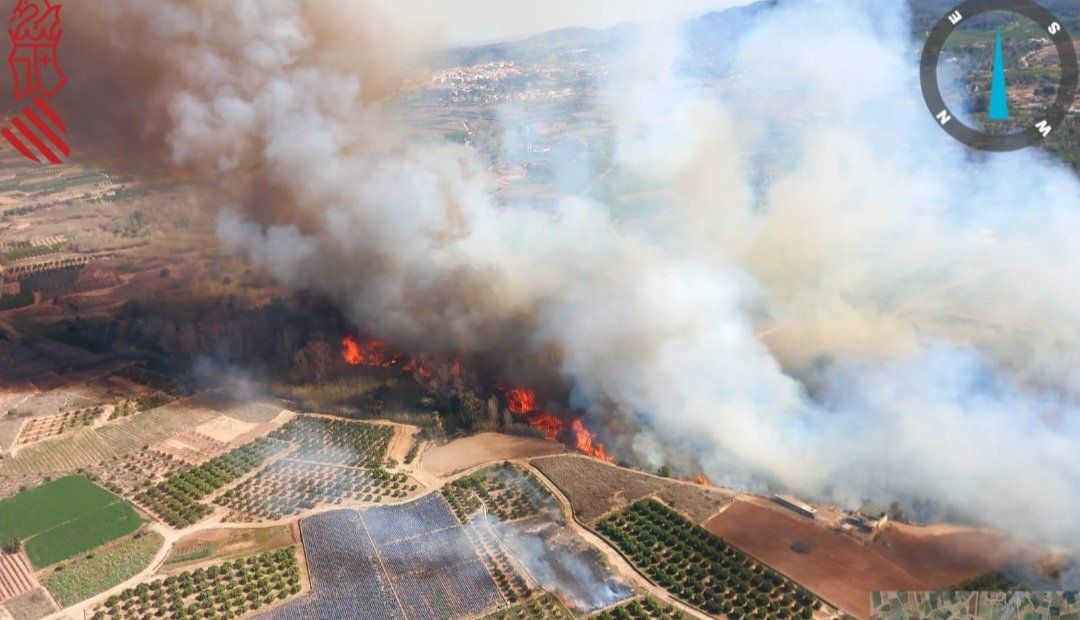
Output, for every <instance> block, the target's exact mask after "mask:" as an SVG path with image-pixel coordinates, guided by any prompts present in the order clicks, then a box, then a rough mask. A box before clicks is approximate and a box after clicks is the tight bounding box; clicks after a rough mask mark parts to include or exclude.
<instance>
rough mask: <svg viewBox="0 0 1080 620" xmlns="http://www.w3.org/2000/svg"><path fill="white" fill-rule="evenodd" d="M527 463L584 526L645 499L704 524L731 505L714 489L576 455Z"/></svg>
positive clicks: (725, 497) (726, 497)
mask: <svg viewBox="0 0 1080 620" xmlns="http://www.w3.org/2000/svg"><path fill="white" fill-rule="evenodd" d="M530 463H531V464H532V465H533V466H534V467H536V468H537V469H538V470H540V472H541V473H542V474H544V476H546V477H547V478H548V479H549V480H551V481H552V482H553V483H554V484H555V486H557V487H559V490H560V491H562V492H563V494H564V495H566V497H567V498H568V499H569V500H570V504H571V505H572V506H573V507H574V514H576V515H577V517H578V518H579V519H581V520H582V521H584V522H585V523H591V522H593V521H595V520H596V519H598V518H599V517H601V516H603V515H605V514H607V513H609V512H611V511H613V510H619V509H621V508H625V507H626V506H628V505H630V504H632V503H634V502H636V501H638V500H640V499H643V498H646V497H657V498H659V499H661V500H663V501H664V503H666V504H668V505H669V506H673V507H675V508H676V509H677V510H679V511H680V512H682V513H683V514H685V515H687V516H688V517H689V518H690V519H691V520H692V521H693V522H694V523H704V522H705V521H706V520H707V519H708V518H709V517H711V516H713V515H714V514H716V513H717V512H718V511H719V510H720V509H721V508H723V507H724V506H727V505H728V504H729V503H731V501H732V499H733V498H732V495H731V494H730V493H727V492H725V491H722V490H720V489H717V488H713V487H707V486H702V485H698V484H693V483H690V482H683V481H679V480H671V479H668V478H662V477H660V476H653V475H649V474H644V473H641V472H638V471H633V470H630V469H624V468H622V467H617V466H615V465H611V464H609V463H604V462H601V461H597V460H596V459H590V458H585V457H581V456H577V455H565V456H553V457H550V458H539V459H533V460H532V461H530Z"/></svg>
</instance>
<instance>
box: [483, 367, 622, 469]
mask: <svg viewBox="0 0 1080 620" xmlns="http://www.w3.org/2000/svg"><path fill="white" fill-rule="evenodd" d="M499 389H500V390H504V391H505V393H506V408H507V409H509V410H510V413H513V414H514V415H517V416H519V417H522V418H524V419H525V422H526V423H528V424H529V426H531V427H533V428H535V429H537V430H539V431H540V433H541V434H542V435H543V436H544V439H547V440H548V441H560V440H566V441H567V442H568V443H569V444H570V445H571V446H573V447H574V448H576V449H577V451H578V452H581V453H582V454H587V455H589V456H591V457H593V458H596V459H600V460H602V461H607V462H609V463H610V462H612V461H614V460H615V458H614V457H612V456H611V455H610V454H608V453H607V450H606V449H604V444H602V443H599V442H597V441H596V440H595V435H593V434H592V432H591V431H589V429H587V428H585V424H584V423H582V421H581V420H580V419H577V420H574V421H573V422H571V423H570V425H569V429H570V430H569V433H567V423H566V421H565V420H563V419H562V418H560V417H559V416H557V415H555V414H553V413H549V412H546V411H540V410H539V409H537V406H536V392H534V391H532V390H529V389H526V388H509V389H506V388H503V387H502V386H499Z"/></svg>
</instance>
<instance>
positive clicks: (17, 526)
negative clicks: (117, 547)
mask: <svg viewBox="0 0 1080 620" xmlns="http://www.w3.org/2000/svg"><path fill="white" fill-rule="evenodd" d="M141 523H142V519H141V518H140V517H139V515H138V514H137V513H136V512H135V508H134V507H133V506H132V505H131V504H130V503H128V502H127V501H125V500H123V499H122V498H120V497H119V496H116V495H113V494H112V493H110V492H109V491H106V490H105V489H103V488H101V487H99V486H97V485H96V484H94V483H93V482H90V480H88V479H87V478H86V477H84V476H67V477H65V478H60V479H57V480H53V481H52V482H47V483H45V484H42V485H40V486H37V487H35V488H33V489H29V490H26V491H23V492H21V493H18V494H16V495H13V496H11V497H9V498H7V499H5V500H3V501H0V527H2V528H3V529H2V530H0V538H8V537H11V536H15V537H18V538H20V539H22V540H23V541H24V543H25V547H26V554H27V555H28V556H29V557H30V562H31V563H32V564H33V565H34V567H35V568H42V567H45V566H48V565H50V564H54V563H56V562H59V561H60V560H64V559H67V558H69V557H72V556H74V555H77V554H79V553H83V552H85V551H88V550H90V549H93V548H94V547H96V546H98V545H100V544H103V543H106V542H109V541H110V540H115V539H117V538H120V537H121V536H125V535H127V534H130V533H131V532H133V531H135V529H137V528H138V527H139V525H140V524H141Z"/></svg>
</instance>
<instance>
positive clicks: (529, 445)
mask: <svg viewBox="0 0 1080 620" xmlns="http://www.w3.org/2000/svg"><path fill="white" fill-rule="evenodd" d="M563 452H566V448H563V447H562V446H561V445H559V444H555V443H551V442H549V441H543V440H541V439H532V438H529V437H516V436H513V435H503V434H500V433H480V434H479V435H473V436H471V437H466V438H464V439H455V440H454V441H451V442H450V443H448V444H446V445H442V446H438V447H436V448H432V449H430V450H428V451H427V452H426V453H425V454H424V457H423V458H422V459H421V461H420V467H421V468H422V469H423V470H424V471H427V472H429V473H432V474H434V475H436V476H446V475H449V474H453V473H456V472H459V471H464V470H466V469H469V468H471V467H475V466H477V465H482V464H484V463H494V462H498V461H505V460H507V459H521V458H527V457H532V456H545V455H550V454H560V453H563Z"/></svg>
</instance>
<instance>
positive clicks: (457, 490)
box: [442, 463, 558, 523]
mask: <svg viewBox="0 0 1080 620" xmlns="http://www.w3.org/2000/svg"><path fill="white" fill-rule="evenodd" d="M442 494H443V497H445V498H446V501H447V502H448V503H449V504H450V508H451V509H452V510H453V511H454V515H456V516H457V518H458V519H460V520H461V521H462V522H463V523H464V522H466V521H468V520H469V519H470V518H472V517H473V516H474V515H476V514H477V512H478V511H481V510H484V511H486V512H487V513H488V514H490V515H492V516H494V517H495V518H497V519H498V520H499V521H512V520H516V519H524V518H528V517H531V516H535V515H537V514H539V513H540V512H541V510H549V511H555V512H558V502H557V501H555V498H554V497H552V496H551V494H550V493H548V491H547V489H545V488H544V486H543V485H542V484H541V483H540V481H538V480H537V479H536V478H535V477H534V476H533V475H532V474H531V473H529V472H525V471H522V470H520V469H518V468H516V467H514V466H513V465H511V464H509V463H503V464H501V465H496V466H493V467H489V468H487V469H483V470H481V471H478V472H476V473H474V474H470V475H468V476H464V477H462V478H458V479H457V480H455V481H453V482H451V483H450V484H448V485H446V486H445V487H443V489H442Z"/></svg>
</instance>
